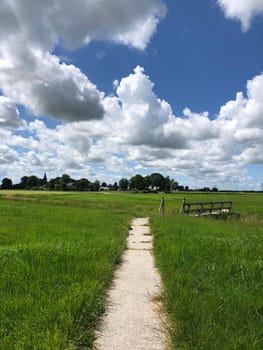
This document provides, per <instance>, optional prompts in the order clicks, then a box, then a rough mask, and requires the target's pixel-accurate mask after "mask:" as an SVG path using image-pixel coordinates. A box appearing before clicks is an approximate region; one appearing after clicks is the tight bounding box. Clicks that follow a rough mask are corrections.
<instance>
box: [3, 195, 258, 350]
mask: <svg viewBox="0 0 263 350" xmlns="http://www.w3.org/2000/svg"><path fill="white" fill-rule="evenodd" d="M161 196H162V195H161V194H140V193H137V194H130V193H114V194H110V193H76V192H74V193H73V192H66V193H62V192H60V193H56V192H41V191H37V192H34V191H0V197H2V198H5V199H1V198H0V271H1V273H0V349H4V350H5V349H7V350H9V349H10V350H29V349H36V350H42V349H43V350H46V349H54V350H60V349H67V350H69V349H71V350H72V349H88V348H91V346H92V345H91V344H92V341H93V328H94V324H95V323H96V322H97V319H98V317H99V315H100V314H101V313H102V312H103V309H104V298H103V296H104V292H105V289H106V288H107V286H108V285H109V282H110V280H111V277H112V272H113V269H114V266H115V265H116V263H118V261H119V259H120V255H121V252H122V250H123V248H124V245H125V237H126V234H127V232H128V224H129V221H130V220H131V218H132V217H140V216H150V217H151V226H152V231H153V233H154V254H155V256H156V262H157V265H158V267H159V269H160V272H161V275H162V278H163V281H164V289H165V292H164V302H165V305H166V308H167V310H168V313H169V315H170V318H171V324H172V326H173V327H172V331H171V335H172V339H173V344H174V345H173V346H174V348H175V349H183V350H186V349H189V350H190V349H191V350H192V349H209V350H210V349H218V350H219V349H220V350H221V349H230V350H231V349H245V350H247V349H262V348H263V332H262V329H263V327H262V325H263V301H262V290H263V284H262V281H263V272H262V271H263V248H262V243H263V242H262V241H263V235H262V234H263V225H262V224H263V215H262V214H263V206H262V195H260V194H240V193H230V194H228V193H210V194H204V193H176V194H171V195H165V213H166V214H165V215H156V214H157V211H158V208H159V204H160V199H161ZM184 197H186V199H187V200H188V201H212V200H214V201H218V200H233V202H234V206H233V209H234V211H235V212H238V213H240V214H241V216H240V217H239V218H238V216H235V215H233V216H232V217H229V218H228V219H227V220H214V219H210V218H205V219H204V218H193V217H187V216H179V215H178V211H179V208H180V205H181V202H182V199H183V198H184ZM7 198H9V199H7Z"/></svg>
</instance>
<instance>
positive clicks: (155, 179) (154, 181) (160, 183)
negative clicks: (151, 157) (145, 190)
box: [151, 173, 165, 191]
mask: <svg viewBox="0 0 263 350" xmlns="http://www.w3.org/2000/svg"><path fill="white" fill-rule="evenodd" d="M151 186H152V188H156V189H158V190H160V191H164V190H165V178H164V177H163V175H162V174H159V173H152V174H151Z"/></svg>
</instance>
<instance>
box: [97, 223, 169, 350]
mask: <svg viewBox="0 0 263 350" xmlns="http://www.w3.org/2000/svg"><path fill="white" fill-rule="evenodd" d="M148 221H149V220H148V218H139V219H134V220H133V222H132V228H131V230H130V232H129V236H128V242H127V249H126V250H125V253H124V255H123V259H122V263H121V264H120V266H119V267H118V269H117V270H116V273H115V278H114V281H113V285H112V287H111V288H110V290H109V295H108V307H107V309H106V314H105V316H104V318H103V320H102V322H101V325H100V327H99V329H98V330H97V332H96V342H95V345H94V349H96V350H165V349H166V348H167V346H166V345H167V342H166V338H167V334H166V332H165V329H164V322H163V321H162V320H163V318H162V317H161V311H160V310H161V309H160V305H159V304H158V302H157V297H158V295H159V294H160V285H161V280H160V276H159V274H158V271H157V270H156V268H155V267H154V261H153V256H152V253H151V250H152V236H151V233H150V230H149V225H148V224H149V222H148Z"/></svg>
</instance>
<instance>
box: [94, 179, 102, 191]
mask: <svg viewBox="0 0 263 350" xmlns="http://www.w3.org/2000/svg"><path fill="white" fill-rule="evenodd" d="M92 189H93V191H99V189H100V182H99V180H96V181H94V182H93V184H92Z"/></svg>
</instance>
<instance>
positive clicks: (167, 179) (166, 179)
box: [164, 176, 171, 192]
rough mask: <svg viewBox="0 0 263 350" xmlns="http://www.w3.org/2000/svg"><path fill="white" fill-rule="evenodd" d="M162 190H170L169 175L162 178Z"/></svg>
mask: <svg viewBox="0 0 263 350" xmlns="http://www.w3.org/2000/svg"><path fill="white" fill-rule="evenodd" d="M164 191H165V192H171V180H170V177H169V176H166V177H165V178H164Z"/></svg>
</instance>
